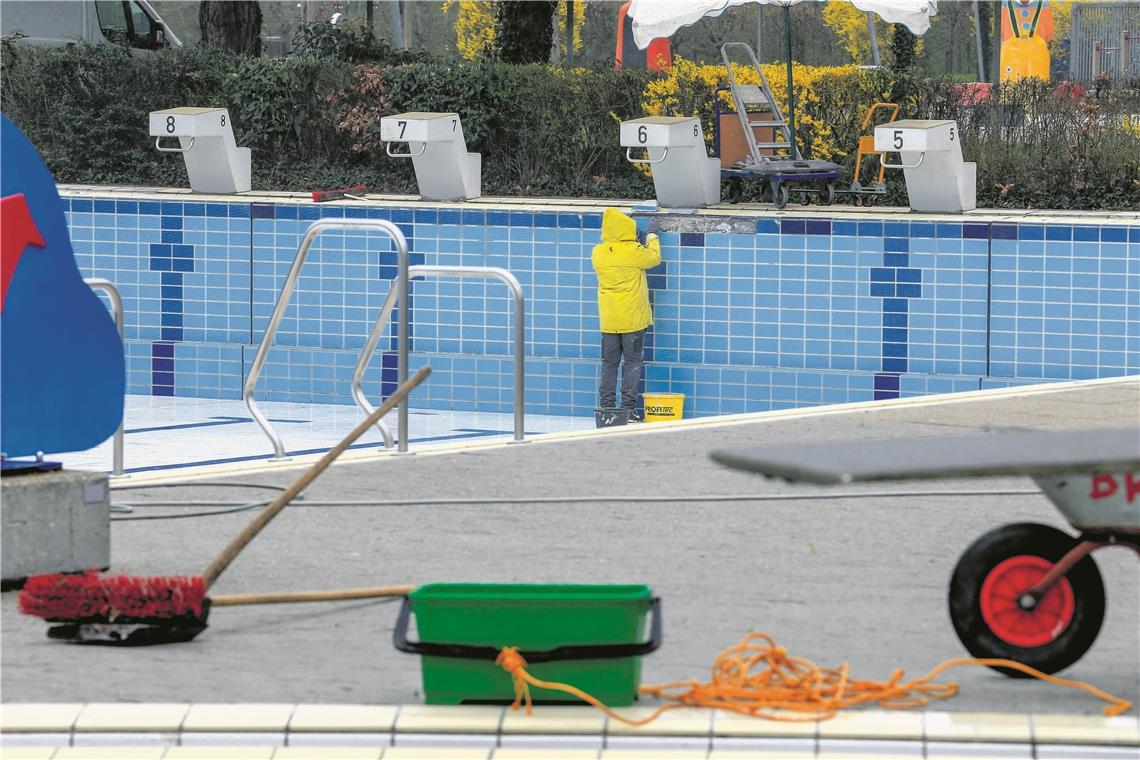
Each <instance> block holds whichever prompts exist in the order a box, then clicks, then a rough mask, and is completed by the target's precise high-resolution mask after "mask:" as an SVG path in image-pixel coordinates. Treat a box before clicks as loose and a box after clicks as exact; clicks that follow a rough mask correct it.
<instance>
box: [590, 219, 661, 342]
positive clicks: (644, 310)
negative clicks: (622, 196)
mask: <svg viewBox="0 0 1140 760" xmlns="http://www.w3.org/2000/svg"><path fill="white" fill-rule="evenodd" d="M590 261H591V262H592V263H593V265H594V271H595V272H597V274H598V318H599V321H600V322H601V331H602V332H604V333H628V332H637V331H638V330H644V329H645V328H646V327H649V325H651V324H653V311H652V310H651V309H650V307H649V285H648V283H647V281H646V279H645V270H646V269H652V268H653V267H655V266H657V265H658V264H660V263H661V244H660V243H659V242H658V240H657V236H656V235H650V236H649V239H648V241H647V244H646V245H642V244H641V243H639V242H637V224H636V223H635V222H634V221H633V219H631V218H630V217H628V216H626V215H625V214H623V213H622V212H620V211H618V210H617V209H615V208H608V209H606V210H605V213H604V214H602V242H601V243H599V244H598V245H596V246H594V251H593V253H592V254H591V256H590Z"/></svg>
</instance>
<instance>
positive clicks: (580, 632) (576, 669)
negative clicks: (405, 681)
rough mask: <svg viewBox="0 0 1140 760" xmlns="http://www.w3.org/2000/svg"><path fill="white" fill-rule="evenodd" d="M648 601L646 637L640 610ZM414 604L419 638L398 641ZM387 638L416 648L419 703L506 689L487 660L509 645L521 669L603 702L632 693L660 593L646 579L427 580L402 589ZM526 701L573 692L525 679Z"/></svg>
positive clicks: (510, 692) (491, 695) (510, 689)
mask: <svg viewBox="0 0 1140 760" xmlns="http://www.w3.org/2000/svg"><path fill="white" fill-rule="evenodd" d="M651 608H652V609H653V610H654V615H653V622H652V625H651V627H650V628H651V631H650V636H649V640H648V641H643V640H642V638H641V637H642V635H643V631H644V630H645V617H646V613H647V612H649V611H650V609H651ZM413 613H414V615H415V619H416V628H417V630H418V632H419V638H420V640H419V641H416V642H413V641H408V638H407V631H408V624H409V622H410V618H411V615H412V614H413ZM393 641H394V643H395V645H396V648H397V649H399V650H401V651H403V652H410V653H413V654H419V655H423V662H422V671H423V684H424V701H425V702H427V704H429V705H457V704H462V703H503V702H511V701H513V700H514V698H515V692H514V686H513V685H512V683H511V676H510V674H509V673H507V671H505V670H503V669H502V668H501V667H500V666H498V665H496V664H495V657H496V656H497V655H498V653H499V650H500V649H501V648H502V647H504V646H513V647H517V648H518V649H519V651H520V653H521V654H522V656H523V657H524V658H525V659H526V660H527V663H528V665H527V671H528V672H529V673H530V674H531V675H533V676H534V677H535V678H538V679H541V680H544V681H557V682H560V683H567V684H571V685H573V686H576V687H578V688H579V689H581V690H583V691H585V692H586V693H588V694H591V695H593V696H595V697H597V698H598V699H600V700H602V701H603V702H605V703H606V704H608V705H614V706H623V705H630V704H632V703H633V701H634V700H635V699H636V698H637V686H638V683H639V681H640V673H641V660H640V659H639V657H640V655H642V654H648V653H649V652H652V651H653V650H654V649H656V648H657V647H658V646H660V644H661V615H660V603H659V601H658V600H656V599H654V598H653V596H652V592H651V591H650V589H649V587H648V586H638V585H629V586H620V585H604V586H603V585H596V586H595V585H565V586H560V585H523V584H483V583H433V584H429V585H426V586H420V587H419V588H417V589H416V590H415V591H413V592H412V593H411V594H410V595H409V596H407V597H405V598H404V604H403V606H402V607H401V609H400V614H399V617H398V618H397V621H396V630H395V633H394V635H393ZM531 697H532V699H534V701H535V702H547V703H550V702H561V703H566V702H576V701H577V700H576V699H575V698H574V697H573V696H571V695H569V694H566V693H564V692H560V691H554V690H550V689H539V688H533V687H532V688H531Z"/></svg>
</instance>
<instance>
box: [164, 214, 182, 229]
mask: <svg viewBox="0 0 1140 760" xmlns="http://www.w3.org/2000/svg"><path fill="white" fill-rule="evenodd" d="M162 229H164V230H180V229H182V217H180V216H164V217H162Z"/></svg>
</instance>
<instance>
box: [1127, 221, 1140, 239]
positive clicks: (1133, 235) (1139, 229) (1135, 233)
mask: <svg viewBox="0 0 1140 760" xmlns="http://www.w3.org/2000/svg"><path fill="white" fill-rule="evenodd" d="M1128 242H1129V243H1140V225H1137V226H1136V227H1129V228H1128Z"/></svg>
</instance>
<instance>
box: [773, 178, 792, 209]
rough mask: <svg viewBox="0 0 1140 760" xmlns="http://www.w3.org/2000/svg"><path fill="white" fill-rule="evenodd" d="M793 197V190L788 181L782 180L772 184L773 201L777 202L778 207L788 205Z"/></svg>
mask: <svg viewBox="0 0 1140 760" xmlns="http://www.w3.org/2000/svg"><path fill="white" fill-rule="evenodd" d="M791 197H792V190H791V188H789V187H788V185H787V183H784V182H781V183H779V184H774V185H772V202H773V203H775V204H776V208H783V207H784V206H787V205H788V201H789V200H791Z"/></svg>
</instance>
